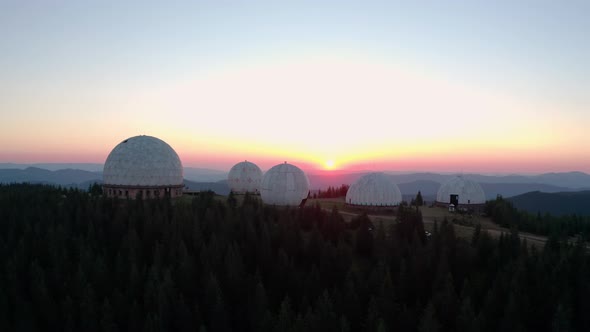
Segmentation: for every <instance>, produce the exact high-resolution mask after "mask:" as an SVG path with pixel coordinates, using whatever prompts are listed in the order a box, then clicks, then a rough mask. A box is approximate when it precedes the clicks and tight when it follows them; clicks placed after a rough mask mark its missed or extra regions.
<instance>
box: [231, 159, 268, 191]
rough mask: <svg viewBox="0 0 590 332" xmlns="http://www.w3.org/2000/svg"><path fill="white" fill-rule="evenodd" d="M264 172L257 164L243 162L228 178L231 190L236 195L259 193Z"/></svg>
mask: <svg viewBox="0 0 590 332" xmlns="http://www.w3.org/2000/svg"><path fill="white" fill-rule="evenodd" d="M261 182H262V171H261V170H260V168H259V167H258V166H256V164H254V163H251V162H249V161H247V160H246V161H242V162H240V163H237V164H235V165H234V166H233V167H232V168H231V169H230V170H229V174H228V176H227V184H228V186H229V189H230V190H231V191H233V192H234V193H238V194H243V193H247V192H248V193H259V192H260V183H261Z"/></svg>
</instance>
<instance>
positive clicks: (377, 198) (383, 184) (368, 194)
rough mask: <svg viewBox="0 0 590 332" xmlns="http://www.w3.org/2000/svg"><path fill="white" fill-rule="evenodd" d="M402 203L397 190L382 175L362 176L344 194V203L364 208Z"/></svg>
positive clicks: (395, 186)
mask: <svg viewBox="0 0 590 332" xmlns="http://www.w3.org/2000/svg"><path fill="white" fill-rule="evenodd" d="M401 201H402V194H401V192H400V191H399V188H398V187H397V185H396V184H395V183H393V182H392V181H391V179H390V178H389V177H388V176H387V175H385V174H383V173H369V174H366V175H363V176H362V177H361V178H359V179H358V180H357V181H356V182H355V183H353V184H352V185H351V186H350V188H348V192H347V193H346V203H347V204H351V205H364V206H396V205H399V204H400V203H401Z"/></svg>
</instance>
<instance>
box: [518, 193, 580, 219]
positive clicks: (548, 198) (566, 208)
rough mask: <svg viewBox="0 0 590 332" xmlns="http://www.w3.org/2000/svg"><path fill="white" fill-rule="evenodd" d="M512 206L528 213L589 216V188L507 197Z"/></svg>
mask: <svg viewBox="0 0 590 332" xmlns="http://www.w3.org/2000/svg"><path fill="white" fill-rule="evenodd" d="M509 200H510V201H511V202H512V203H513V204H514V206H515V207H516V208H518V209H520V210H525V211H528V212H530V213H537V212H539V213H541V214H545V213H550V214H552V215H555V216H561V215H566V214H574V213H575V214H577V215H584V216H590V190H588V191H577V192H558V193H543V192H539V191H535V192H529V193H526V194H522V195H518V196H514V197H511V198H509Z"/></svg>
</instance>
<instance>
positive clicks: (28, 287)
mask: <svg viewBox="0 0 590 332" xmlns="http://www.w3.org/2000/svg"><path fill="white" fill-rule="evenodd" d="M227 199H228V198H226V197H221V196H215V195H214V194H213V193H211V192H204V193H201V194H200V195H199V196H197V197H194V198H188V197H183V198H182V199H180V200H177V201H171V200H168V199H159V200H143V201H142V200H114V199H108V198H104V197H102V196H101V195H100V190H99V188H94V189H93V190H90V191H81V190H74V189H67V190H66V189H61V188H56V187H51V186H43V185H27V184H12V185H1V186H0V258H1V259H0V264H1V265H0V269H1V271H2V272H1V273H0V285H1V287H0V330H1V331H89V332H93V331H96V332H98V331H104V332H107V331H109V332H110V331H290V332H296V331H305V332H314V331H318V332H319V331H379V332H381V331H420V332H426V331H482V332H487V331H589V330H590V315H588V312H590V282H589V281H590V257H589V255H588V253H587V248H586V247H585V246H584V245H583V243H582V242H575V243H573V242H572V241H562V240H560V238H559V237H550V239H549V241H547V243H546V245H545V246H543V247H535V246H532V245H529V244H527V242H526V241H524V240H521V239H520V237H519V236H518V232H517V230H516V228H513V230H512V232H510V233H509V234H504V235H502V236H500V237H492V236H491V235H489V234H488V233H487V232H485V231H482V230H481V229H480V228H479V227H477V228H476V231H475V232H474V234H473V237H472V238H461V237H458V236H457V235H456V234H455V231H454V227H453V224H452V223H449V222H447V221H446V220H444V221H442V222H440V223H439V224H435V225H434V229H433V231H432V232H431V233H432V235H431V236H428V237H426V236H425V233H424V225H423V223H422V216H421V214H420V210H419V209H418V208H416V207H401V208H400V209H399V211H398V213H397V221H396V222H394V223H391V224H386V225H384V224H381V223H380V224H376V225H375V224H373V223H372V222H371V220H370V219H369V218H368V217H367V216H366V215H361V216H359V217H357V218H355V219H354V220H353V221H352V222H349V223H348V222H345V221H344V218H343V217H342V215H341V214H340V213H339V212H338V211H337V210H336V209H334V210H332V211H325V210H323V209H321V208H320V206H319V205H313V206H307V207H305V208H300V209H299V208H297V209H295V208H278V207H272V206H265V205H262V204H261V203H260V202H259V200H258V199H257V198H256V197H251V196H245V197H242V198H241V199H239V200H236V199H235V198H233V199H232V200H231V201H230V202H227ZM238 202H239V203H238ZM506 216H508V215H506ZM506 216H505V215H496V216H495V218H503V217H506Z"/></svg>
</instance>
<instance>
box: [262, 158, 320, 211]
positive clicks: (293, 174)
mask: <svg viewBox="0 0 590 332" xmlns="http://www.w3.org/2000/svg"><path fill="white" fill-rule="evenodd" d="M308 194H309V180H308V179H307V175H305V173H304V172H303V171H302V170H301V169H300V168H299V167H297V166H295V165H291V164H287V162H285V163H284V164H278V165H276V166H273V167H272V168H271V169H269V170H268V171H267V172H266V174H264V177H263V178H262V185H261V186H260V197H261V198H262V201H263V202H264V203H265V204H271V205H284V206H299V205H300V204H301V201H303V200H304V199H306V198H307V195H308Z"/></svg>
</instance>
